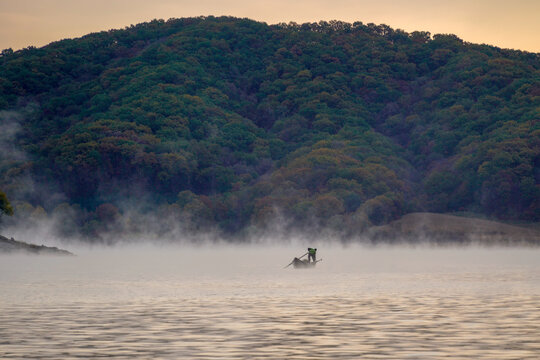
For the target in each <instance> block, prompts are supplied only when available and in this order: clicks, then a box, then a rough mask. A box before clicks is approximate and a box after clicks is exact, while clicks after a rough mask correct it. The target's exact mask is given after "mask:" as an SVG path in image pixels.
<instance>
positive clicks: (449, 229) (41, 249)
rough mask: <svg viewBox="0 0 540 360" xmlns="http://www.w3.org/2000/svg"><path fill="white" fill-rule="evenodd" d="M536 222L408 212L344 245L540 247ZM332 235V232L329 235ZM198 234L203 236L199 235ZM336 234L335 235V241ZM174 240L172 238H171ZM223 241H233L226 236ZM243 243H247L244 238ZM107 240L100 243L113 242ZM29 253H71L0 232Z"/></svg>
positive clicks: (2, 247) (10, 246)
mask: <svg viewBox="0 0 540 360" xmlns="http://www.w3.org/2000/svg"><path fill="white" fill-rule="evenodd" d="M538 225H539V224H538V223H527V224H519V225H516V224H506V223H502V222H498V221H493V220H486V219H481V218H478V217H466V216H463V215H460V216H456V215H452V214H436V213H411V214H407V215H405V216H403V217H402V218H400V219H398V220H395V221H392V222H390V223H388V224H386V225H381V226H372V227H370V228H368V229H367V230H366V231H365V232H364V233H363V234H361V235H360V236H359V237H357V238H350V239H348V240H347V241H342V243H343V244H353V243H356V244H360V245H361V244H364V245H374V246H377V245H389V244H390V245H434V246H469V245H471V246H474V245H478V246H533V247H536V246H540V230H539V228H538ZM328 236H329V238H332V235H328ZM201 237H204V236H203V235H201ZM197 238H198V237H197V235H194V234H192V235H190V236H189V237H188V238H187V239H189V240H188V242H192V243H194V244H196V243H197ZM338 240H339V236H336V241H338ZM170 241H171V243H174V240H173V239H171V240H170ZM225 241H226V242H230V243H231V244H233V243H235V241H234V238H231V237H228V238H226V239H225ZM240 242H242V243H249V240H247V241H246V239H243V240H242V241H240ZM113 244H114V243H112V242H108V243H103V245H113ZM2 253H4V254H5V253H31V254H49V255H74V254H72V253H70V252H69V251H66V250H62V249H58V248H56V247H47V246H44V245H41V246H38V245H34V244H30V243H25V242H22V241H17V240H14V239H13V238H11V239H8V238H6V237H4V236H1V235H0V254H2Z"/></svg>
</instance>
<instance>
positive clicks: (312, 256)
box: [307, 248, 317, 262]
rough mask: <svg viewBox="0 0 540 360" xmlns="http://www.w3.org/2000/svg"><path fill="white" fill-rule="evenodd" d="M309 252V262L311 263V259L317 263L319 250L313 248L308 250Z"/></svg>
mask: <svg viewBox="0 0 540 360" xmlns="http://www.w3.org/2000/svg"><path fill="white" fill-rule="evenodd" d="M307 251H308V254H309V255H308V262H311V259H313V262H317V249H313V248H307Z"/></svg>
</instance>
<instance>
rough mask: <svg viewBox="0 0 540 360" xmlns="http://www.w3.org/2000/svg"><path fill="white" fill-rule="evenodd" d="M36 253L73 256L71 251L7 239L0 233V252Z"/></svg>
mask: <svg viewBox="0 0 540 360" xmlns="http://www.w3.org/2000/svg"><path fill="white" fill-rule="evenodd" d="M6 253H8V254H11V253H19V254H21V253H22V254H36V255H63V256H66V255H67V256H73V255H74V254H73V253H70V252H69V251H67V250H63V249H59V248H57V247H54V246H53V247H49V246H45V245H35V244H28V243H25V242H22V241H17V240H15V239H13V238H11V239H8V238H7V237H4V236H2V235H0V254H6Z"/></svg>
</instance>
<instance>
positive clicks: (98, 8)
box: [0, 0, 540, 52]
mask: <svg viewBox="0 0 540 360" xmlns="http://www.w3.org/2000/svg"><path fill="white" fill-rule="evenodd" d="M199 15H215V16H219V15H231V16H236V17H247V18H251V19H254V20H259V21H265V22H267V23H269V24H274V23H278V22H289V21H295V22H298V23H302V22H308V21H310V22H312V21H319V20H332V19H337V20H343V21H347V22H354V21H362V22H363V23H370V22H373V23H376V24H381V23H384V24H387V25H390V26H391V27H393V28H400V29H403V30H406V31H408V32H410V31H414V30H423V31H429V32H431V33H432V34H436V33H452V34H456V35H458V36H459V37H461V38H462V39H463V40H465V41H469V42H474V43H487V44H492V45H496V46H499V47H503V48H514V49H521V50H528V51H533V52H540V0H453V1H446V0H444V1H436V0H431V1H428V0H229V1H226V0H92V1H90V0H0V49H5V48H9V47H11V48H13V49H14V50H16V49H20V48H23V47H26V46H30V45H33V46H43V45H46V44H48V43H49V42H52V41H56V40H60V39H64V38H71V37H78V36H82V35H85V34H87V33H90V32H96V31H101V30H109V29H117V28H123V27H125V26H129V25H131V24H137V23H140V22H143V21H149V20H152V19H155V18H158V19H169V18H180V17H188V16H199Z"/></svg>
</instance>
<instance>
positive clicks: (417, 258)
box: [0, 242, 540, 359]
mask: <svg viewBox="0 0 540 360" xmlns="http://www.w3.org/2000/svg"><path fill="white" fill-rule="evenodd" d="M307 245H313V246H316V247H317V248H318V258H322V259H323V261H322V262H321V263H320V264H318V266H317V267H316V268H315V269H313V270H295V269H292V267H289V268H286V269H283V267H284V266H285V265H287V264H288V263H289V262H290V261H291V260H292V258H293V257H294V256H300V255H302V254H303V253H304V252H305V251H306V250H305V248H306V247H307ZM307 245H305V244H304V243H303V242H298V243H293V244H290V245H288V246H277V245H276V246H274V245H268V244H259V245H244V246H241V245H207V246H187V245H183V246H180V245H179V246H172V245H167V246H151V245H142V244H140V245H129V246H128V245H126V246H116V247H111V248H89V247H80V248H78V249H75V248H69V249H68V250H70V251H74V252H75V253H77V255H78V256H76V257H39V256H17V255H15V256H13V255H12V256H1V257H0V339H1V340H0V358H8V359H9V358H45V359H46V358H51V359H52V358H95V357H100V356H107V357H114V358H126V359H128V358H130V359H132V358H171V359H177V358H197V359H220V358H222V359H233V358H255V359H260V358H272V359H274V358H280V359H281V358H289V359H290V358H298V359H310V358H313V359H320V358H344V359H351V358H363V359H377V358H384V359H404V358H415V359H418V358H425V359H439V358H441V359H442V358H448V357H451V358H468V359H471V358H475V359H518V358H519V359H536V358H537V357H538V353H540V335H538V334H540V250H539V249H536V248H490V249H487V248H475V247H463V248H429V247H417V248H412V247H385V246H380V247H371V248H370V247H361V246H349V247H342V246H339V245H324V244H322V243H317V244H307Z"/></svg>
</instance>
